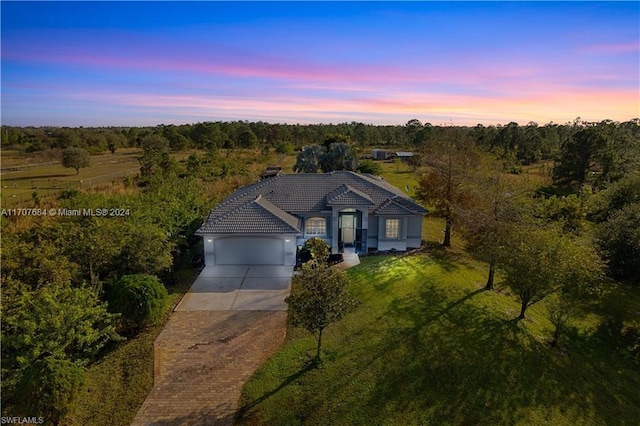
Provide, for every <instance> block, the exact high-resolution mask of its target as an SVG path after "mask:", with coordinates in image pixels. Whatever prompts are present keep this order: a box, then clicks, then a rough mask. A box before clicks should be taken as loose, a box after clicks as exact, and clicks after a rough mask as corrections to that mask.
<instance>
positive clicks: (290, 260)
mask: <svg viewBox="0 0 640 426" xmlns="http://www.w3.org/2000/svg"><path fill="white" fill-rule="evenodd" d="M295 264H296V236H295V235H285V236H284V265H285V266H295Z"/></svg>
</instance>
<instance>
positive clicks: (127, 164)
mask: <svg viewBox="0 0 640 426" xmlns="http://www.w3.org/2000/svg"><path fill="white" fill-rule="evenodd" d="M190 154H191V152H178V153H174V154H172V156H173V157H174V158H175V159H176V160H184V159H185V158H187V157H188V156H189V155H190ZM3 155H4V153H3ZM141 155H142V151H140V150H137V149H127V150H121V151H117V152H116V153H115V154H101V155H92V156H91V165H90V166H89V167H86V168H81V169H80V173H79V174H76V171H75V170H74V169H70V168H65V167H63V166H62V165H61V164H59V163H58V164H44V165H28V166H26V167H25V166H22V167H23V170H20V171H11V172H4V173H2V175H1V181H2V207H3V208H6V207H18V206H25V205H28V206H33V193H34V192H36V193H37V195H38V197H39V198H40V199H41V200H42V199H46V198H51V197H55V196H57V195H58V194H59V193H60V192H62V191H64V190H67V189H91V188H93V187H95V186H96V185H102V184H105V183H110V182H113V181H117V180H121V179H122V178H124V177H127V176H135V175H136V174H138V172H139V171H140V163H139V161H138V158H139V157H140V156H141Z"/></svg>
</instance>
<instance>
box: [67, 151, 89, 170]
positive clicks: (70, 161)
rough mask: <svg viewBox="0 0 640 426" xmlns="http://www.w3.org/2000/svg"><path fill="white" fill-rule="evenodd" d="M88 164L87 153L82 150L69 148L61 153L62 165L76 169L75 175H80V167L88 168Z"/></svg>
mask: <svg viewBox="0 0 640 426" xmlns="http://www.w3.org/2000/svg"><path fill="white" fill-rule="evenodd" d="M89 163H90V159H89V153H88V152H87V151H85V150H84V149H82V148H75V147H69V148H67V149H65V150H64V151H62V165H63V166H64V167H68V168H73V169H76V174H80V168H81V167H89Z"/></svg>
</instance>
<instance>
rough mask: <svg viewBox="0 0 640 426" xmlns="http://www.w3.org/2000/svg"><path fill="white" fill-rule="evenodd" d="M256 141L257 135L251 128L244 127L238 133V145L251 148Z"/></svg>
mask: <svg viewBox="0 0 640 426" xmlns="http://www.w3.org/2000/svg"><path fill="white" fill-rule="evenodd" d="M257 143H258V137H257V136H256V135H255V133H253V132H252V131H251V129H244V130H242V131H241V132H240V133H239V134H238V146H240V147H242V148H252V147H254V146H255V145H256V144H257Z"/></svg>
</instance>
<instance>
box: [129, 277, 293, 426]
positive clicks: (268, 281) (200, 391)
mask: <svg viewBox="0 0 640 426" xmlns="http://www.w3.org/2000/svg"><path fill="white" fill-rule="evenodd" d="M291 274H292V268H284V267H265V266H240V267H235V266H234V267H226V266H215V267H207V268H205V269H204V270H203V271H202V273H201V274H200V276H199V277H198V279H197V280H196V281H195V282H194V284H193V285H192V286H191V288H190V289H189V291H188V292H187V294H186V295H185V297H184V298H183V299H182V301H181V302H180V303H179V304H178V306H177V307H176V310H175V312H174V313H173V314H172V315H171V318H169V321H168V322H167V324H166V326H165V328H164V330H163V331H162V333H160V336H158V338H157V339H156V341H155V343H154V387H153V389H152V390H151V393H150V394H149V395H148V396H147V399H146V400H145V402H144V403H143V404H142V407H140V409H139V410H138V413H137V414H136V417H135V419H134V420H133V423H132V426H142V425H144V426H150V425H154V426H161V425H162V426H169V425H176V426H178V425H179V426H182V425H203V426H205V425H206V426H211V425H230V424H231V423H232V421H233V416H234V415H235V412H236V409H237V402H238V398H239V397H240V391H241V389H242V386H243V384H244V383H245V382H246V381H247V380H248V379H249V378H250V377H251V375H252V374H253V372H254V371H255V370H257V369H258V368H259V367H260V366H261V365H262V364H263V363H264V362H265V361H266V360H267V359H268V358H269V357H270V356H271V355H272V354H273V353H274V352H275V351H276V350H277V349H278V348H279V347H280V346H281V345H282V343H283V342H284V337H285V332H286V320H287V312H286V304H285V303H284V298H285V297H286V296H287V295H288V293H289V291H290V288H291Z"/></svg>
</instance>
